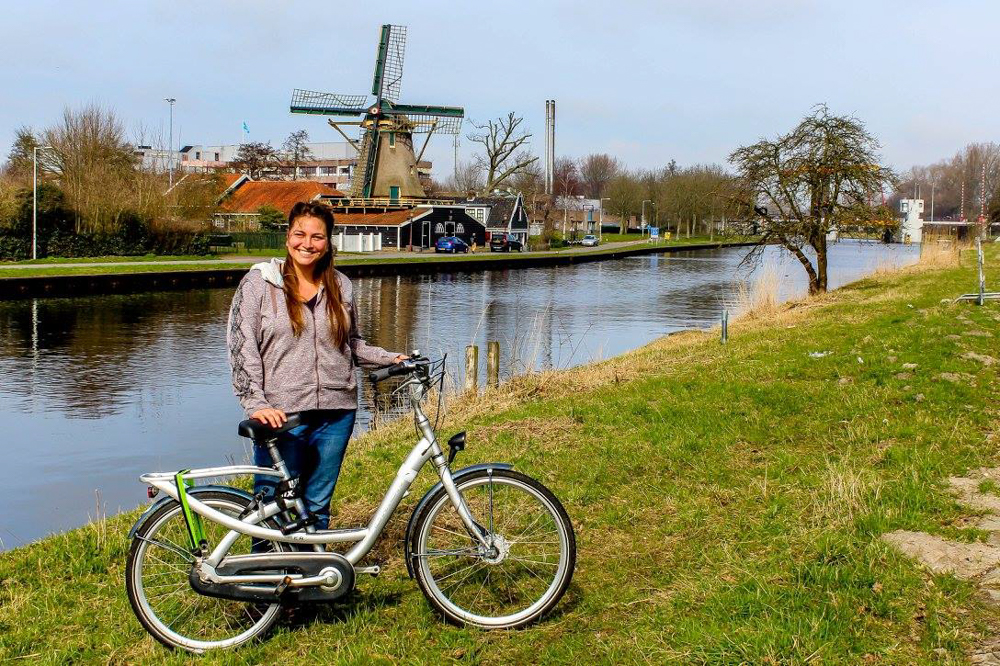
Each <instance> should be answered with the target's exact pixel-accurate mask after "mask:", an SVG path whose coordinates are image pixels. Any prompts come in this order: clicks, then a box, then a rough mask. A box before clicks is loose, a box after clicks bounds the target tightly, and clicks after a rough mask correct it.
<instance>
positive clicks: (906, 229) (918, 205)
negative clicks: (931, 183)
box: [899, 199, 924, 243]
mask: <svg viewBox="0 0 1000 666" xmlns="http://www.w3.org/2000/svg"><path fill="white" fill-rule="evenodd" d="M899 212H900V213H902V214H903V219H902V221H901V222H900V225H899V240H900V241H902V242H904V243H919V242H920V239H921V237H922V236H923V231H924V220H923V217H922V215H923V213H924V200H923V199H901V200H900V202H899Z"/></svg>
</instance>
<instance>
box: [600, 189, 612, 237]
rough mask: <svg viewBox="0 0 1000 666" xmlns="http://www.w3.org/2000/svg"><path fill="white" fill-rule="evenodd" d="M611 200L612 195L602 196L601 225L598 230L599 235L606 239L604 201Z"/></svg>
mask: <svg viewBox="0 0 1000 666" xmlns="http://www.w3.org/2000/svg"><path fill="white" fill-rule="evenodd" d="M605 201H611V197H601V226H600V228H599V229H598V230H597V237H598V238H599V239H602V240H603V239H604V202H605Z"/></svg>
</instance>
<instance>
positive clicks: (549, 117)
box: [545, 99, 556, 194]
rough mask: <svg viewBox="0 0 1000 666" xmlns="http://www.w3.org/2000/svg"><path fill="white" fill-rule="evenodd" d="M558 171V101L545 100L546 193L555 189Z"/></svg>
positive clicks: (550, 192)
mask: <svg viewBox="0 0 1000 666" xmlns="http://www.w3.org/2000/svg"><path fill="white" fill-rule="evenodd" d="M555 173H556V101H555V100H554V99H547V100H545V193H546V194H552V193H553V192H554V191H555Z"/></svg>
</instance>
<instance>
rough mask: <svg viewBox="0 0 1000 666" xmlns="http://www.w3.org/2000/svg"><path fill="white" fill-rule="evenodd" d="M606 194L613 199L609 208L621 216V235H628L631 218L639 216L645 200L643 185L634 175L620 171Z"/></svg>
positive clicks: (609, 184)
mask: <svg viewBox="0 0 1000 666" xmlns="http://www.w3.org/2000/svg"><path fill="white" fill-rule="evenodd" d="M605 194H607V196H608V198H610V199H611V201H610V202H609V208H610V209H611V210H612V211H614V212H615V213H617V214H618V215H620V216H621V223H620V224H621V228H620V231H621V233H623V234H624V233H627V232H628V221H629V218H630V217H632V216H633V215H638V214H639V210H640V208H641V207H642V200H643V199H644V198H645V196H644V192H643V189H642V184H641V183H640V182H639V179H638V178H637V177H636V176H635V175H634V174H630V173H628V172H626V171H619V173H618V175H616V176H615V177H614V178H612V179H611V182H610V183H608V187H607V191H606V192H605Z"/></svg>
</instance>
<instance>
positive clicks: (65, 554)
mask: <svg viewBox="0 0 1000 666" xmlns="http://www.w3.org/2000/svg"><path fill="white" fill-rule="evenodd" d="M997 254H998V253H997V250H996V248H990V250H989V254H988V272H987V284H988V285H992V284H996V283H997V281H998V280H1000V272H998V271H997V269H996V265H997V261H998V259H1000V257H998V256H997ZM974 270H975V269H974V266H973V265H972V264H971V262H966V265H965V266H962V267H938V268H933V269H932V268H927V267H917V268H914V269H908V270H905V271H902V272H900V273H891V274H881V275H878V276H876V277H875V278H872V279H867V280H862V281H860V282H858V283H855V284H853V285H851V286H848V287H845V288H843V289H841V290H838V291H837V292H835V293H831V294H829V295H826V296H824V297H821V298H817V299H812V300H809V301H803V302H798V303H792V304H789V305H787V306H782V307H780V308H778V309H777V310H775V311H773V312H772V311H761V312H759V313H758V316H757V317H748V318H746V319H742V320H740V321H736V322H733V323H732V324H731V326H730V336H731V337H730V342H729V344H728V345H726V346H724V347H723V346H721V345H720V344H719V343H718V332H717V331H714V332H707V333H695V332H692V333H683V334H679V335H673V336H670V337H668V338H663V339H661V340H659V341H657V342H655V343H653V344H650V345H648V346H646V347H644V348H642V349H640V350H637V351H635V352H632V353H628V354H624V355H622V356H619V357H616V358H613V359H611V360H609V361H606V362H603V363H599V364H595V365H590V366H583V367H580V368H577V369H574V370H570V371H563V372H549V373H541V374H536V375H531V376H527V377H522V378H520V379H517V380H515V381H513V382H511V383H509V384H507V385H504V386H503V387H501V388H500V389H497V390H495V391H493V392H490V393H487V394H484V395H483V396H481V397H478V398H476V399H472V400H469V401H466V402H464V403H459V404H456V405H454V406H453V407H452V409H451V411H450V413H449V414H448V416H447V418H446V419H445V421H444V423H443V427H442V430H441V434H442V436H443V437H447V436H449V435H451V434H452V433H453V432H455V431H457V430H460V429H464V430H467V431H468V433H469V445H468V449H467V451H466V452H465V453H463V454H461V455H460V457H459V461H458V462H459V463H461V464H463V465H466V464H472V463H475V462H480V461H487V460H507V461H510V462H512V463H514V464H515V465H516V467H517V468H518V469H522V470H523V471H525V472H526V473H529V474H532V475H535V476H537V477H539V478H540V479H542V480H544V482H545V483H546V484H548V485H549V486H550V487H552V488H553V490H554V491H555V492H556V494H557V495H559V496H560V497H561V498H562V499H563V501H564V503H565V504H566V507H567V509H568V511H569V513H570V515H571V516H572V517H573V519H574V523H575V525H576V528H577V537H578V544H579V552H580V556H579V564H578V569H577V573H576V576H575V577H574V582H573V586H572V587H571V588H570V591H569V593H568V594H567V596H566V598H565V599H564V600H563V601H562V603H561V604H560V606H559V607H558V608H557V612H556V613H555V614H554V615H553V616H552V617H550V618H548V619H547V620H545V621H543V622H542V623H540V624H539V625H537V626H535V627H532V628H530V629H527V630H524V631H518V632H512V633H504V634H493V633H486V632H481V631H476V630H465V629H459V628H455V627H450V626H448V625H445V624H443V623H442V622H440V621H439V620H438V619H437V618H436V617H435V616H434V615H433V614H432V613H431V611H430V609H429V608H428V606H427V604H426V602H425V601H424V599H423V597H422V595H421V594H420V592H419V591H418V589H417V587H416V585H415V584H414V583H413V582H412V581H410V580H408V579H407V578H406V574H405V567H404V566H403V563H402V560H401V557H400V555H401V553H400V548H399V543H398V537H400V536H401V534H402V530H403V528H404V526H405V522H406V519H407V518H408V517H409V516H408V511H409V510H410V509H411V508H412V506H413V505H414V504H415V503H416V501H417V500H418V499H419V497H420V495H421V493H422V491H423V489H424V488H425V487H427V486H429V485H430V483H431V481H432V479H431V478H430V474H429V473H427V472H425V473H424V475H423V476H422V478H421V479H420V480H419V481H418V484H419V487H418V488H415V489H414V492H413V493H412V494H411V496H410V498H409V499H408V500H407V501H406V502H405V503H404V506H403V507H402V508H401V510H400V512H399V513H398V515H396V516H395V517H394V518H393V520H392V522H391V526H390V530H391V532H390V534H389V535H388V536H387V538H386V540H385V542H384V543H383V544H381V545H380V546H379V548H378V552H377V555H378V556H379V557H381V558H384V559H385V560H386V562H387V567H386V571H385V573H383V574H382V576H381V577H380V578H378V579H375V580H370V579H362V580H361V581H360V591H359V593H358V594H357V595H356V596H354V597H353V598H352V599H351V600H349V601H348V602H346V603H344V604H339V605H337V606H335V607H332V608H323V609H321V610H320V611H319V612H318V614H317V616H316V617H315V618H311V619H310V620H307V621H304V622H303V621H302V620H301V619H300V620H298V623H297V624H287V623H286V624H285V625H283V626H282V627H281V628H280V629H279V630H278V632H277V633H275V634H274V635H272V636H271V637H270V638H269V639H268V640H267V641H266V642H264V643H263V644H261V645H259V646H254V647H251V648H249V649H245V650H241V651H240V652H238V653H234V654H220V655H210V656H208V657H207V658H206V659H205V662H206V663H244V662H255V663H256V662H272V661H277V660H279V659H284V660H287V659H288V656H289V655H298V656H300V658H301V659H302V660H303V661H305V660H307V659H308V660H309V661H331V662H338V661H339V662H352V661H353V662H359V663H360V662H368V661H376V662H385V663H390V662H396V661H411V662H421V663H441V662H443V661H449V660H454V661H462V660H470V661H479V662H485V663H535V662H551V663H565V662H569V661H577V662H580V663H593V662H622V663H636V662H652V663H663V662H666V661H670V660H682V661H694V662H713V663H717V662H741V661H742V662H748V663H767V661H768V660H772V662H807V661H813V660H816V661H822V662H827V663H829V662H835V663H836V662H839V663H858V662H866V661H870V662H873V663H915V662H916V663H923V662H930V661H950V660H954V661H962V660H963V659H964V658H965V655H966V654H967V653H968V651H969V650H970V648H971V647H972V646H973V645H975V644H976V643H977V642H978V641H979V640H980V639H981V638H982V637H983V636H985V635H989V634H990V633H991V626H993V625H994V624H995V623H998V622H1000V614H998V613H997V611H996V610H995V609H994V608H993V607H992V606H990V605H988V604H987V603H986V602H985V601H984V600H983V599H982V598H981V597H980V596H978V595H977V593H976V590H975V587H974V586H973V585H972V584H970V583H964V582H960V581H957V580H955V579H953V578H951V577H949V576H942V575H931V574H928V573H926V572H925V571H924V570H922V569H921V568H920V567H919V566H918V565H916V564H915V563H914V562H912V561H910V560H908V559H906V558H905V557H903V556H901V555H899V554H898V553H897V552H896V551H894V550H893V549H892V548H891V547H889V546H888V545H886V544H885V543H884V542H883V541H882V540H881V536H882V535H883V534H885V533H888V532H891V531H893V530H897V529H907V530H914V531H925V532H929V533H931V534H937V535H942V536H946V537H949V538H953V539H960V540H964V541H976V540H979V539H982V538H984V537H985V533H983V532H982V531H980V530H978V529H975V528H972V527H970V524H971V523H970V520H969V519H970V516H971V513H970V510H969V509H968V508H966V507H963V506H961V505H959V504H958V503H957V502H956V501H955V500H954V498H952V497H951V495H950V494H949V493H948V491H947V489H946V487H945V484H944V481H945V479H947V478H948V477H949V476H952V475H959V474H962V473H965V472H966V471H968V470H970V469H975V468H978V467H984V466H995V465H996V464H997V463H998V462H1000V456H998V455H997V453H996V451H995V449H996V441H997V438H998V437H1000V419H998V413H997V409H996V406H995V396H996V395H997V389H998V388H1000V381H998V364H997V363H995V362H994V363H990V362H989V361H988V359H990V358H993V357H995V356H997V355H998V354H997V352H996V350H995V346H996V338H997V336H1000V304H997V303H991V304H989V305H987V306H984V307H976V306H974V305H971V304H968V303H962V304H954V303H952V302H950V300H949V302H942V299H952V298H954V297H955V296H957V295H959V294H962V293H966V292H968V291H970V290H971V289H972V286H973V285H974V284H975V273H974ZM411 432H412V430H411V429H410V428H409V427H408V426H407V424H405V423H400V424H397V425H395V426H392V427H387V428H383V429H381V430H379V431H377V432H375V433H372V434H370V435H368V436H366V437H365V438H363V439H362V440H360V441H359V442H357V443H355V444H353V445H352V451H351V454H350V455H349V456H348V458H347V461H346V462H345V466H344V470H343V476H342V480H341V483H340V486H339V488H338V493H337V498H336V500H335V504H334V509H335V519H334V520H335V522H338V523H341V524H354V523H356V522H359V521H360V520H361V519H362V518H363V517H364V516H366V514H367V513H368V512H369V511H370V510H371V509H372V508H373V507H374V506H375V505H376V503H377V500H378V498H379V497H380V495H381V492H382V490H383V486H384V485H385V484H387V482H388V480H389V479H391V478H392V475H393V474H394V471H395V467H396V465H397V464H398V462H399V460H400V459H401V457H402V455H403V453H404V452H405V451H406V450H407V449H408V442H409V439H408V437H409V434H410V433H411ZM986 490H989V489H988V488H987V489H986ZM141 494H142V488H141V486H140V485H139V484H138V483H137V484H136V495H137V498H138V497H139V496H141ZM135 515H136V514H135V513H131V514H128V515H123V516H116V517H112V518H109V519H107V520H102V521H99V522H96V523H94V524H92V525H89V526H87V527H85V528H82V529H79V530H75V531H72V532H70V533H67V534H64V535H59V536H54V537H51V538H48V539H45V540H43V541H41V542H38V543H35V544H32V545H30V546H27V547H24V548H20V549H16V550H14V551H11V552H8V553H4V554H0V660H7V659H14V658H17V657H30V658H32V659H38V660H46V661H50V662H64V661H69V660H76V661H117V662H123V663H135V662H157V661H164V662H167V661H174V660H177V659H178V657H177V656H172V655H169V654H168V653H167V652H166V651H164V650H163V649H162V648H160V647H158V646H157V645H156V644H154V643H153V642H152V640H151V639H149V638H147V637H145V634H144V632H143V631H142V630H141V628H140V627H139V625H138V623H137V622H136V621H135V620H134V618H133V617H132V614H131V611H130V610H129V607H128V602H127V600H126V599H125V595H124V591H123V584H122V576H123V569H124V561H125V553H126V550H127V547H128V544H127V543H126V542H125V540H124V535H125V533H126V531H127V529H128V526H129V524H130V522H131V521H132V520H134V518H135Z"/></svg>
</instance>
